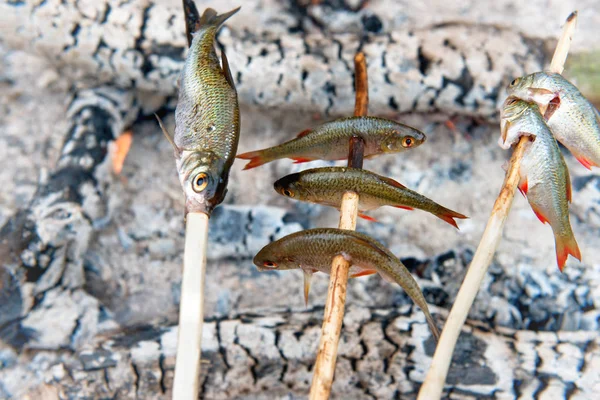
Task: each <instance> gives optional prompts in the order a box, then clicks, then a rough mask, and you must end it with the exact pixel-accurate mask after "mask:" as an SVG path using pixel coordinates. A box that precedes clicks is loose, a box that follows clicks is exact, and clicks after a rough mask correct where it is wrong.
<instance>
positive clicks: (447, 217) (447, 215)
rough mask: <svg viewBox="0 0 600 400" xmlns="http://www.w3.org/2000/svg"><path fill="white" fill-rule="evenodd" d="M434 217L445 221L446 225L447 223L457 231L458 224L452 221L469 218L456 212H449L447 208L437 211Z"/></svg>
mask: <svg viewBox="0 0 600 400" xmlns="http://www.w3.org/2000/svg"><path fill="white" fill-rule="evenodd" d="M435 216H436V217H438V218H439V219H441V220H444V221H446V222H447V223H449V224H450V225H452V226H453V227H455V228H456V229H459V228H458V224H457V223H456V221H455V220H454V218H458V219H467V218H469V217H467V216H466V215H463V214H459V213H457V212H456V211H452V210H450V209H448V208H445V207H442V208H441V209H440V210H439V211H437V212H436V213H435Z"/></svg>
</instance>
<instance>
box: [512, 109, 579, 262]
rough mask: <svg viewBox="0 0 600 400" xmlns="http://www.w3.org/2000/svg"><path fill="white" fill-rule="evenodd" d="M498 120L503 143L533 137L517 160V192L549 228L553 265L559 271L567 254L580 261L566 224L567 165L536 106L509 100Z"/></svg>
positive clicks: (569, 192)
mask: <svg viewBox="0 0 600 400" xmlns="http://www.w3.org/2000/svg"><path fill="white" fill-rule="evenodd" d="M501 118H502V131H503V132H502V135H503V137H504V138H505V139H506V140H505V142H509V143H510V142H515V141H516V140H518V138H519V136H520V135H522V134H527V135H530V136H533V137H535V140H534V141H533V143H531V144H530V145H529V146H528V147H527V149H526V150H525V152H524V154H523V158H522V159H521V166H520V170H519V174H520V183H519V189H520V190H521V192H522V193H523V194H525V195H526V196H527V201H528V202H529V204H530V205H531V208H532V209H533V212H534V213H535V214H536V215H537V217H538V218H539V219H540V221H542V223H546V222H547V223H549V224H550V226H551V227H552V231H553V232H554V240H555V247H556V261H557V263H558V267H559V269H560V270H561V271H562V269H563V267H564V265H565V262H566V260H567V257H568V256H569V254H570V255H572V256H573V257H575V258H577V259H578V260H580V261H581V253H580V252H579V247H578V245H577V242H576V240H575V237H574V235H573V231H572V230H571V222H570V221H569V205H568V203H569V202H570V201H571V181H570V179H569V171H568V169H567V165H566V164H565V160H564V159H563V156H562V154H561V152H560V149H559V148H558V143H557V142H556V139H554V137H553V136H552V133H551V132H550V129H549V128H548V126H547V125H546V123H545V122H544V118H543V117H542V116H541V114H540V112H539V108H538V106H537V105H536V104H530V103H527V102H525V101H523V100H517V99H515V98H509V99H507V101H506V103H505V106H504V108H503V110H502V115H501Z"/></svg>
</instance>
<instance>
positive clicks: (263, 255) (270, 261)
mask: <svg viewBox="0 0 600 400" xmlns="http://www.w3.org/2000/svg"><path fill="white" fill-rule="evenodd" d="M253 262H254V265H256V267H257V268H258V270H259V271H261V272H263V271H274V270H279V271H284V270H288V269H297V268H300V265H299V264H298V263H297V262H295V261H294V259H293V257H292V256H291V255H290V253H289V252H287V251H285V249H284V248H283V246H282V245H281V241H280V240H278V241H275V242H272V243H269V244H268V245H266V246H265V247H263V248H262V249H261V250H260V251H259V252H258V254H256V256H255V257H254V260H253Z"/></svg>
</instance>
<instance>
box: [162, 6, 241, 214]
mask: <svg viewBox="0 0 600 400" xmlns="http://www.w3.org/2000/svg"><path fill="white" fill-rule="evenodd" d="M185 4H186V3H185V2H184V9H185V10H186V24H187V25H188V26H187V28H188V33H190V34H191V37H192V41H191V45H190V51H189V54H188V56H187V59H186V61H185V64H184V67H183V71H182V72H181V77H180V82H179V83H180V84H179V102H178V104H177V109H176V110H175V124H176V125H175V136H174V137H173V138H171V136H170V135H169V133H168V132H167V130H166V129H165V127H164V126H163V124H162V122H161V121H160V119H159V124H160V126H161V129H162V130H163V133H164V134H165V136H166V137H167V139H168V140H169V142H170V143H171V145H172V146H173V149H174V150H175V158H176V163H177V172H178V174H179V180H180V182H181V186H182V187H183V190H184V192H185V196H186V212H203V213H206V214H209V215H210V213H211V212H212V210H213V209H214V207H215V206H217V205H218V204H220V203H221V202H222V201H223V199H224V198H225V194H226V192H227V181H228V178H229V169H230V168H231V165H232V164H233V161H234V160H235V153H236V152H237V146H238V139H239V133H240V111H239V106H238V100H237V92H236V89H235V85H234V82H233V79H232V76H231V71H230V70H229V63H228V61H227V56H226V55H225V52H224V51H222V52H221V58H222V65H221V64H220V63H219V59H218V58H217V54H216V52H215V47H214V41H215V35H216V34H217V31H218V30H219V28H220V27H221V25H222V24H223V23H224V22H225V21H226V20H227V19H228V18H229V17H231V16H232V15H233V14H235V13H236V12H237V11H238V10H239V8H236V9H235V10H232V11H229V12H228V13H225V14H221V15H218V14H217V12H216V11H215V10H213V9H212V8H208V9H206V11H204V14H203V15H202V17H200V18H199V19H198V20H197V21H195V16H196V14H195V13H196V11H195V7H193V9H190V8H189V7H188V8H185ZM188 14H189V15H188ZM190 25H192V26H190ZM192 30H195V32H193V33H192ZM157 118H158V117H157Z"/></svg>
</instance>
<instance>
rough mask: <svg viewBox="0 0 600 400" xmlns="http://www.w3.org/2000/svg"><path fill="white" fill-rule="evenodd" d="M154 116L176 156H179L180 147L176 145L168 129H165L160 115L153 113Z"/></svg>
mask: <svg viewBox="0 0 600 400" xmlns="http://www.w3.org/2000/svg"><path fill="white" fill-rule="evenodd" d="M154 116H155V117H156V120H157V121H158V125H159V126H160V129H161V130H162V132H163V134H164V135H165V137H166V138H167V140H168V141H169V143H171V146H173V150H175V154H176V155H177V157H179V156H180V155H181V149H180V148H179V147H177V145H176V144H175V141H174V140H173V138H172V137H171V135H170V134H169V131H167V128H165V126H164V124H163V122H162V120H161V119H160V117H159V116H158V114H156V113H154Z"/></svg>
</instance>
